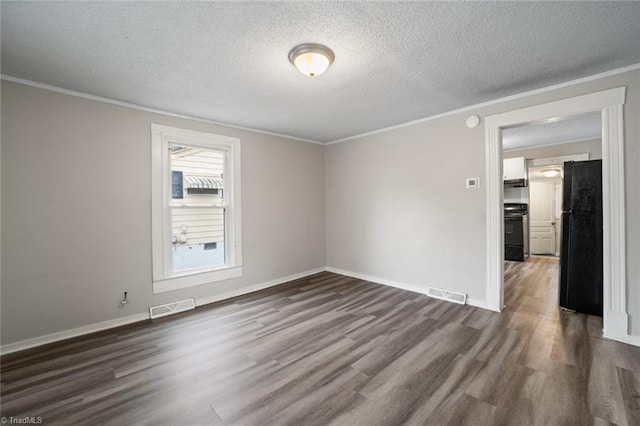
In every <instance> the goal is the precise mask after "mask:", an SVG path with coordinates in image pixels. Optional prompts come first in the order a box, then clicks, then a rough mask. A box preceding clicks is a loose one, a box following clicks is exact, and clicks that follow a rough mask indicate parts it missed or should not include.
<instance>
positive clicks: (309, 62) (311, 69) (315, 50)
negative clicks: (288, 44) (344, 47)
mask: <svg viewBox="0 0 640 426" xmlns="http://www.w3.org/2000/svg"><path fill="white" fill-rule="evenodd" d="M334 59H335V56H334V54H333V52H332V51H331V49H329V48H328V47H326V46H323V45H321V44H315V43H305V44H301V45H299V46H296V47H294V48H293V49H291V52H289V61H291V63H292V64H293V65H295V67H296V68H298V71H300V72H301V73H302V74H304V75H307V76H309V77H317V76H319V75H320V74H322V73H323V72H325V71H326V70H327V68H329V65H331V63H332V62H333V60H334Z"/></svg>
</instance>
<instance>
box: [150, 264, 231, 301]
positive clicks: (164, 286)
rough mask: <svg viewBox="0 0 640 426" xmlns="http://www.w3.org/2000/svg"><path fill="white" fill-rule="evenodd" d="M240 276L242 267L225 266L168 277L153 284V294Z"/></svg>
mask: <svg viewBox="0 0 640 426" xmlns="http://www.w3.org/2000/svg"><path fill="white" fill-rule="evenodd" d="M241 276H242V266H227V267H223V268H220V269H215V270H212V271H206V272H198V273H193V274H188V275H180V276H176V277H169V278H165V279H162V280H156V281H154V282H153V293H154V294H158V293H166V292H168V291H174V290H180V289H181V288H189V287H195V286H198V285H202V284H209V283H213V282H216V281H222V280H228V279H231V278H237V277H241Z"/></svg>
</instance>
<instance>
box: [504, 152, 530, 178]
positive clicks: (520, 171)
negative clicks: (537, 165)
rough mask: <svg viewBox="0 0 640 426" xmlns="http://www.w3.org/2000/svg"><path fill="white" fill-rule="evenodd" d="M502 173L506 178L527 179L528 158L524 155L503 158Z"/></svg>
mask: <svg viewBox="0 0 640 426" xmlns="http://www.w3.org/2000/svg"><path fill="white" fill-rule="evenodd" d="M502 174H503V177H504V180H514V179H526V177H527V160H525V159H524V157H517V158H505V159H504V160H502Z"/></svg>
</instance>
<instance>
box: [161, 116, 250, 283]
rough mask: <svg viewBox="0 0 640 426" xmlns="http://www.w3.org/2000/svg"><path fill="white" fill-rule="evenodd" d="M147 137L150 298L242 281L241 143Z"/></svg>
mask: <svg viewBox="0 0 640 426" xmlns="http://www.w3.org/2000/svg"><path fill="white" fill-rule="evenodd" d="M151 134H152V137H151V139H152V140H151V143H152V228H153V235H152V243H153V291H154V293H162V292H165V291H171V290H177V289H180V288H186V287H191V286H196V285H200V284H205V283H210V282H214V281H219V280H224V279H228V278H234V277H238V276H241V275H242V248H241V244H240V243H241V229H240V140H239V139H236V138H230V137H226V136H219V135H214V134H210V133H202V132H195V131H190V130H183V129H177V128H173V127H167V126H160V125H156V124H153V125H152V127H151Z"/></svg>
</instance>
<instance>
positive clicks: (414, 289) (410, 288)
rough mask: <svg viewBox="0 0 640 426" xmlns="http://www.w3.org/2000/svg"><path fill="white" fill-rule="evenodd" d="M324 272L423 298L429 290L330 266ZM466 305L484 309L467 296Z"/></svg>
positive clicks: (484, 306) (479, 302) (481, 301)
mask: <svg viewBox="0 0 640 426" xmlns="http://www.w3.org/2000/svg"><path fill="white" fill-rule="evenodd" d="M326 271H328V272H333V273H335V274H340V275H346V276H348V277H352V278H358V279H360V280H365V281H370V282H372V283H376V284H382V285H388V286H389V287H395V288H399V289H401V290H407V291H411V292H414V293H420V294H424V295H425V296H428V294H427V290H429V288H428V287H421V286H417V285H415V284H408V283H403V282H400V281H394V280H388V279H385V278H380V277H374V276H372V275H366V274H360V273H358V272H352V271H347V270H345V269H339V268H333V267H330V266H328V267H327V268H326ZM467 305H471V306H475V307H478V308H483V309H486V304H485V303H484V300H478V299H474V298H472V297H468V296H467Z"/></svg>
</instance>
